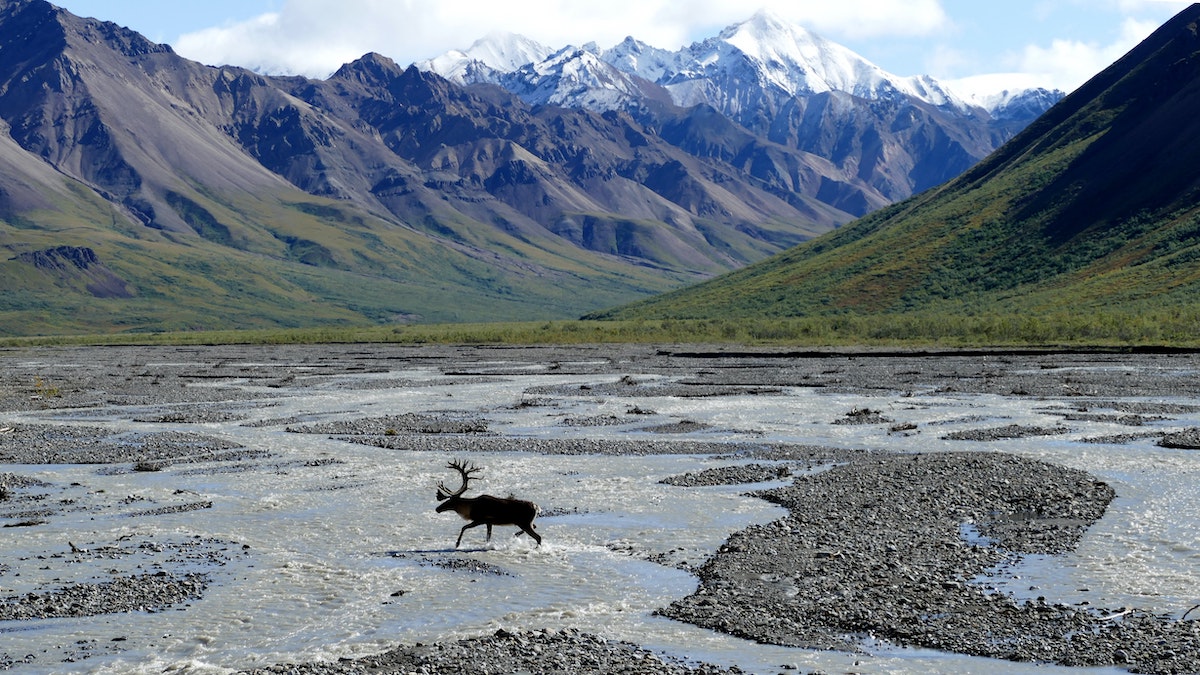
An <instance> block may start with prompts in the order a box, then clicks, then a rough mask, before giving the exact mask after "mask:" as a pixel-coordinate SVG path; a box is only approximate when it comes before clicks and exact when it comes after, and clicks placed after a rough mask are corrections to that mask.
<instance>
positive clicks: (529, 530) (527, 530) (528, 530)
mask: <svg viewBox="0 0 1200 675" xmlns="http://www.w3.org/2000/svg"><path fill="white" fill-rule="evenodd" d="M517 527H519V528H521V529H520V530H518V531H517V534H516V536H518V537H519V536H521V535H522V534H528V535H529V536H531V537H533V540H534V541H536V542H537V543H536V544H534V547H535V548H536V547H538V546H541V545H542V535H540V534H538V533H537V532H534V531H533V528H534V527H536V525H534V524H533V523H529V524H528V525H521V524H520V523H518V524H517Z"/></svg>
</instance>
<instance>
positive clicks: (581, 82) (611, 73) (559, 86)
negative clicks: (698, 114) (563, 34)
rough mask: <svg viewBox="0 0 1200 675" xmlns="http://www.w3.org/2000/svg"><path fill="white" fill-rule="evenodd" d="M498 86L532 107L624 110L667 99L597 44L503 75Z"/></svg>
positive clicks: (560, 53)
mask: <svg viewBox="0 0 1200 675" xmlns="http://www.w3.org/2000/svg"><path fill="white" fill-rule="evenodd" d="M495 82H496V83H498V84H500V85H501V86H503V87H504V88H505V89H508V90H509V91H511V92H513V93H514V94H516V95H517V96H519V97H521V99H522V100H523V101H525V102H526V103H529V104H530V105H545V104H550V105H557V106H562V107H564V108H586V109H588V110H598V111H605V110H620V109H623V108H626V107H628V106H630V105H632V104H634V103H635V102H636V101H640V100H642V99H645V98H653V99H667V94H666V92H665V91H663V90H662V89H661V88H660V87H658V86H657V85H655V84H653V83H652V82H650V81H649V80H646V79H643V78H641V77H639V76H637V75H636V74H631V73H629V72H626V71H623V70H621V69H620V68H618V67H616V66H615V65H613V64H611V63H608V62H606V61H605V60H603V59H602V58H601V54H600V50H599V48H598V47H596V45H595V43H588V44H586V45H584V46H583V47H566V48H564V49H561V50H559V51H558V52H556V53H554V54H551V55H550V56H549V57H547V58H546V59H545V60H543V61H541V62H538V63H527V64H525V65H523V66H521V67H520V68H518V69H517V70H515V71H513V72H510V73H506V74H504V75H501V76H500V77H499V78H498V79H497V80H495Z"/></svg>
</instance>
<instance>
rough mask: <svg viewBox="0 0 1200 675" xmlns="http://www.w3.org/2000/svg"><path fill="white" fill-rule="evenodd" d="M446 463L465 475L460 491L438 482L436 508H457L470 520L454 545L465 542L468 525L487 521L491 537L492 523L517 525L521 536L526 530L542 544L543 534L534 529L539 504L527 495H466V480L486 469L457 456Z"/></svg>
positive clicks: (490, 536)
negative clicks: (453, 490) (463, 539)
mask: <svg viewBox="0 0 1200 675" xmlns="http://www.w3.org/2000/svg"><path fill="white" fill-rule="evenodd" d="M446 466H448V467H449V468H451V469H454V470H455V471H457V472H458V473H459V474H460V475H461V476H462V486H461V487H459V488H458V490H457V491H455V492H451V491H450V490H448V489H446V486H445V485H444V484H443V483H438V491H437V499H438V501H439V502H441V504H438V506H437V512H438V513H442V512H444V511H454V512H456V513H458V515H460V516H462V517H463V518H464V519H466V520H467V521H469V522H468V523H467V524H466V525H463V528H462V530H460V531H459V533H458V541H456V542H454V548H458V545H459V544H461V543H462V538H463V535H464V534H466V532H467V530H468V529H470V528H472V527H478V526H479V525H487V540H488V541H491V540H492V526H493V525H516V526H517V527H519V528H521V530H520V531H519V532H517V536H518V537H519V536H521V534H523V533H524V534H528V535H529V536H531V537H533V540H534V541H536V542H537V545H538V546H541V544H542V537H541V535H539V534H538V533H537V532H535V531H534V525H533V519H534V518H535V517H536V516H537V512H538V507H537V504H534V503H533V502H527V501H525V500H524V499H512V498H504V497H493V496H491V495H480V496H478V497H463V496H462V494H463V493H464V492H466V491H467V484H468V483H470V482H471V478H473V477H475V476H476V474H478V473H479V472H480V471H482V470H483V469H482V468H480V467H477V466H473V465H471V464H470V463H467V462H462V461H457V460H456V461H453V462H450V463H449V464H447V465H446Z"/></svg>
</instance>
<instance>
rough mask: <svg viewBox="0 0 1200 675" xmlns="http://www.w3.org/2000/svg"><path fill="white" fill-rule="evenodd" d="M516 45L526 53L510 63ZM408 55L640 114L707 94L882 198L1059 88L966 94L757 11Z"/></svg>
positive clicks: (461, 74)
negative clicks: (691, 39)
mask: <svg viewBox="0 0 1200 675" xmlns="http://www.w3.org/2000/svg"><path fill="white" fill-rule="evenodd" d="M512 45H521V49H520V50H517V49H515V48H513V47H512ZM499 53H503V54H506V55H508V57H507V59H500V58H496V57H495V56H494V55H495V54H499ZM518 54H519V56H518ZM538 57H540V58H541V60H536V59H537V58H538ZM521 58H531V60H530V61H529V62H526V63H523V64H520V65H515V63H516V61H518V60H520V59H521ZM417 66H418V67H420V68H422V69H425V70H429V71H431V72H437V73H439V74H441V75H443V76H445V77H447V78H449V79H451V80H453V81H456V82H458V83H461V84H480V83H488V84H495V85H498V86H500V87H502V88H504V89H505V90H507V91H509V92H511V93H513V94H515V95H517V96H518V97H520V98H521V99H522V100H524V101H525V102H527V103H529V104H531V105H555V106H563V107H569V108H582V109H589V110H597V111H609V110H622V111H626V112H629V113H630V114H631V115H633V116H634V117H636V118H638V119H642V120H646V119H647V117H648V115H647V109H648V107H651V108H652V106H653V102H658V103H661V102H663V101H669V102H670V103H673V104H674V105H676V106H682V107H685V108H689V107H694V106H710V107H712V108H714V109H715V110H717V111H719V112H720V113H722V114H724V115H725V116H727V117H729V118H730V119H732V120H734V121H736V122H737V123H738V124H740V125H741V126H743V127H745V128H746V129H747V130H749V131H751V132H752V133H754V134H756V135H758V136H761V137H764V138H766V139H768V140H770V141H772V142H775V143H779V144H781V145H784V146H787V147H791V148H794V149H798V150H803V151H805V152H809V153H812V154H815V155H817V156H820V157H823V158H825V159H828V160H831V161H832V162H833V163H834V165H835V166H836V167H837V168H838V170H840V171H841V172H843V173H844V174H845V175H847V176H854V177H856V178H859V179H861V180H863V181H865V182H867V183H868V184H869V185H871V186H872V187H873V188H874V189H875V190H876V191H878V193H879V194H880V195H881V196H883V198H884V199H885V200H886V201H894V200H897V199H903V198H904V197H907V196H909V195H912V194H914V193H916V192H920V191H922V190H925V189H928V188H930V187H933V186H934V185H937V184H939V183H941V182H944V181H946V180H948V179H950V178H953V177H954V176H955V175H958V174H959V173H961V172H962V171H964V170H966V169H967V168H968V167H969V166H971V165H972V164H974V163H975V162H977V161H979V160H980V159H982V158H983V157H985V156H987V154H988V153H990V152H991V151H992V150H994V149H995V148H996V147H998V146H999V145H1000V144H1001V143H1003V142H1004V141H1005V140H1007V139H1008V138H1010V137H1011V136H1012V134H1013V133H1015V132H1016V131H1018V130H1020V128H1022V127H1023V126H1024V125H1025V124H1028V123H1029V122H1030V121H1032V120H1033V119H1036V118H1037V117H1038V115H1040V114H1041V113H1043V112H1045V111H1046V110H1047V109H1049V108H1050V106H1052V105H1053V104H1054V103H1056V102H1057V101H1058V100H1060V99H1061V98H1062V96H1063V93H1062V92H1058V91H1047V90H1044V89H1030V90H1025V91H1020V92H997V94H996V96H994V97H990V98H988V99H986V100H985V101H977V102H968V101H967V100H966V99H965V98H964V97H961V96H959V95H957V94H956V93H954V92H953V91H952V90H951V89H950V88H949V87H948V86H946V85H943V84H942V83H940V82H938V81H937V80H936V79H934V78H932V77H929V76H926V75H917V76H910V77H900V76H896V75H893V74H891V73H888V72H887V71H885V70H883V69H882V68H880V67H878V66H876V65H875V64H873V63H871V62H870V61H868V60H867V59H865V58H863V57H862V56H859V55H858V54H856V53H854V52H853V51H851V50H849V49H847V48H846V47H843V46H842V45H839V44H837V43H834V42H832V41H829V40H826V39H824V38H822V37H821V36H819V35H816V34H814V33H812V32H811V31H808V30H806V29H805V28H803V27H802V26H798V25H795V24H791V23H788V22H786V21H784V20H782V19H780V18H779V17H778V16H776V15H774V14H772V13H770V12H768V11H759V12H758V13H756V14H754V15H753V16H752V17H751V18H749V19H747V20H746V21H743V22H739V23H736V24H733V25H731V26H728V27H727V28H725V29H724V30H723V31H721V32H720V33H719V34H718V35H716V36H713V37H711V38H708V39H705V40H702V41H700V42H696V43H694V44H692V45H689V46H686V47H683V48H681V49H679V50H677V51H674V52H672V51H668V50H663V49H659V48H656V47H652V46H650V45H648V44H645V43H643V42H640V41H638V40H636V39H635V38H633V37H627V38H626V39H625V40H624V41H622V42H621V43H619V44H617V45H615V46H614V47H612V48H610V49H601V48H599V47H598V46H597V45H596V44H595V43H589V44H586V45H583V46H581V47H573V46H569V47H564V48H562V49H559V50H552V49H550V48H548V47H545V46H541V45H538V44H537V43H536V42H533V41H530V40H528V39H527V38H522V37H520V36H514V35H511V34H493V35H491V36H488V37H485V38H483V39H481V40H479V41H477V42H476V43H475V44H474V45H473V46H472V47H471V48H470V49H468V50H466V51H460V52H451V53H447V54H443V55H442V56H439V57H437V58H435V59H431V60H428V61H424V62H421V63H418V64H417ZM648 102H651V103H648ZM981 104H982V105H981ZM649 118H650V123H653V116H652V115H650V116H649ZM843 204H844V202H843ZM851 211H852V212H853V213H855V215H863V213H865V212H864V211H861V210H853V209H852V210H851Z"/></svg>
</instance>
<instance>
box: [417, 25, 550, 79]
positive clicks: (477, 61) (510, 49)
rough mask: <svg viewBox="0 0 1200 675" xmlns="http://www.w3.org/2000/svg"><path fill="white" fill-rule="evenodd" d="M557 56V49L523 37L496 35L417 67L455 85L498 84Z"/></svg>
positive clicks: (510, 34) (488, 36)
mask: <svg viewBox="0 0 1200 675" xmlns="http://www.w3.org/2000/svg"><path fill="white" fill-rule="evenodd" d="M554 52H555V50H554V49H551V48H550V47H547V46H545V45H543V44H541V43H539V42H537V41H536V40H531V39H529V38H527V37H524V36H522V35H517V34H515V33H505V32H493V33H489V34H488V35H486V36H484V37H482V38H480V39H478V40H476V41H475V43H474V44H472V45H471V46H470V47H468V48H467V49H465V50H458V49H453V50H451V51H448V52H446V53H445V54H442V55H441V56H437V57H435V58H432V59H429V60H428V61H422V62H419V63H416V64H414V65H416V66H417V68H420V69H421V70H425V71H429V72H434V73H437V74H438V75H441V76H442V77H444V78H446V79H447V80H450V81H451V82H454V83H456V84H474V83H476V82H495V81H496V80H497V79H498V77H499V76H500V75H502V74H504V73H511V72H513V71H514V70H517V69H518V68H520V67H521V66H524V65H526V64H529V63H539V62H541V61H542V60H543V59H545V58H547V57H548V56H550V55H551V54H553V53H554Z"/></svg>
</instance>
